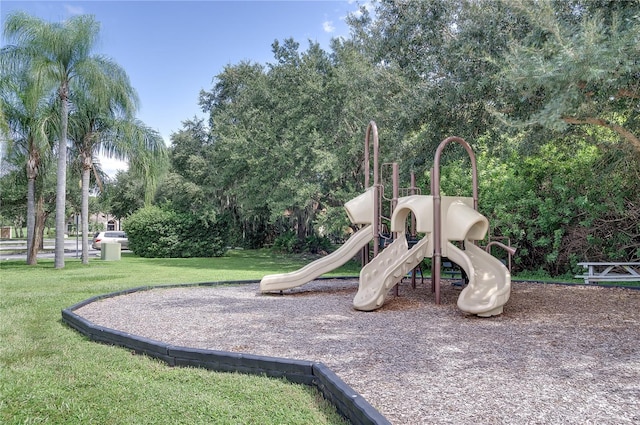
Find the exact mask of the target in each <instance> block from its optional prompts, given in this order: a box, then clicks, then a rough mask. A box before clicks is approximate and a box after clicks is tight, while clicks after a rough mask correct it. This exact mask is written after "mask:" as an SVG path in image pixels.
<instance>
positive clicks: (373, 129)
mask: <svg viewBox="0 0 640 425" xmlns="http://www.w3.org/2000/svg"><path fill="white" fill-rule="evenodd" d="M372 133H373V190H374V193H373V199H375V202H374V203H373V221H374V223H372V224H373V239H374V241H373V256H374V257H375V256H377V255H378V250H379V247H380V205H379V202H378V198H379V196H380V176H379V174H378V155H379V151H380V141H379V139H378V126H377V125H376V123H375V122H374V121H370V122H369V125H368V126H367V131H366V133H365V138H364V169H365V172H364V188H365V189H368V188H369V187H370V186H369V174H370V163H369V149H370V142H369V139H370V137H371V136H372ZM367 257H368V255H367Z"/></svg>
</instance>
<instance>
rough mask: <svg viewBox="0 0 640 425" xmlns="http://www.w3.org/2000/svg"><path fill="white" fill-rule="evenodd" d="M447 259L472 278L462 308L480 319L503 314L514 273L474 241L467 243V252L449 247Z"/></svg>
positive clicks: (461, 302) (464, 295)
mask: <svg viewBox="0 0 640 425" xmlns="http://www.w3.org/2000/svg"><path fill="white" fill-rule="evenodd" d="M447 257H448V258H449V259H450V260H451V261H453V262H454V263H456V264H458V265H459V266H460V267H462V268H463V269H464V271H465V272H466V273H467V276H468V278H469V284H468V285H467V286H466V288H464V289H463V290H462V292H461V293H460V296H459V297H458V308H459V309H460V310H462V311H464V312H467V313H471V314H476V315H478V316H480V317H489V316H496V315H498V314H501V313H502V310H503V306H504V305H505V304H506V303H507V301H509V296H510V295H511V273H509V270H508V269H507V268H506V267H505V265H504V264H502V263H501V262H500V260H498V259H497V258H495V257H494V256H492V255H491V254H489V253H488V252H486V251H484V250H483V249H482V248H480V247H478V246H476V245H474V244H473V242H471V241H466V243H465V249H464V250H462V249H460V248H458V247H456V246H455V245H453V244H452V243H448V245H447Z"/></svg>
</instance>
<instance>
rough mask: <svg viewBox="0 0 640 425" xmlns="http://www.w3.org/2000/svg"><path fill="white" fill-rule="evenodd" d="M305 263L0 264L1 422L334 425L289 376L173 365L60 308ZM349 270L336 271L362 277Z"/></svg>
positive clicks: (235, 257)
mask: <svg viewBox="0 0 640 425" xmlns="http://www.w3.org/2000/svg"><path fill="white" fill-rule="evenodd" d="M306 262H308V260H303V259H298V260H292V259H290V258H287V257H284V256H278V255H272V254H270V253H269V252H268V251H232V252H230V253H229V255H228V256H225V257H223V258H213V259H142V258H137V257H135V256H132V255H126V254H125V255H123V258H122V260H121V261H113V262H106V261H101V260H99V259H92V260H91V262H90V264H89V265H88V266H86V265H85V266H83V265H82V264H80V262H79V261H78V260H75V259H67V260H66V266H65V268H64V269H60V270H56V269H54V267H53V260H40V261H39V264H38V265H37V266H34V267H28V266H26V265H25V264H24V261H4V262H2V263H0V423H3V424H5V423H6V424H35V423H53V424H60V423H64V424H87V423H95V424H107V423H108V424H160V423H162V424H169V423H170V424H198V423H200V424H205V423H207V424H211V423H214V424H335V423H343V422H342V419H341V418H340V416H339V415H338V414H337V413H336V412H335V410H334V408H333V407H332V406H331V405H330V404H328V403H326V402H325V401H324V400H323V399H322V398H321V396H320V395H319V394H318V393H317V392H316V391H315V389H313V388H309V387H305V386H302V385H294V384H291V383H288V382H286V381H283V380H276V379H270V378H264V377H255V376H247V375H240V374H228V373H216V372H211V371H206V370H202V369H187V368H172V367H169V366H167V365H165V364H164V363H161V362H159V361H156V360H153V359H150V358H147V357H144V356H139V355H133V354H132V353H131V352H130V351H128V350H126V349H123V348H118V347H111V346H107V345H101V344H98V343H95V342H91V341H89V340H87V339H86V338H85V337H83V336H81V335H80V334H79V333H77V332H75V331H74V330H72V329H70V328H68V327H67V326H65V325H64V324H63V323H62V322H61V315H60V311H61V310H62V309H63V308H66V307H69V306H71V305H73V304H75V303H77V302H79V301H82V300H85V299H87V298H90V297H92V296H95V295H100V294H105V293H110V292H114V291H118V290H122V289H128V288H133V287H138V286H146V285H159V284H176V283H194V282H214V281H226V280H257V279H260V278H261V277H262V276H263V275H265V274H269V273H279V272H283V271H289V270H295V269H296V268H298V267H299V266H300V265H302V264H305V263H306ZM357 270H358V268H357V266H356V265H350V266H349V267H346V268H343V269H342V270H338V271H336V273H335V274H336V275H343V274H347V273H349V272H351V273H354V272H355V273H357Z"/></svg>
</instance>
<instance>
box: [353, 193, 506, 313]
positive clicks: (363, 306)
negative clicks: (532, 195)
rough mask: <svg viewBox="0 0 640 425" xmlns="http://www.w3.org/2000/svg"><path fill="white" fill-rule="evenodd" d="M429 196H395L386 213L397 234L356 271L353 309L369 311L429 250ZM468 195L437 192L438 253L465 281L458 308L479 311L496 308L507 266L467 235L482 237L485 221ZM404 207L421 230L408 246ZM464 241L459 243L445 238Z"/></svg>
mask: <svg viewBox="0 0 640 425" xmlns="http://www.w3.org/2000/svg"><path fill="white" fill-rule="evenodd" d="M432 202H433V199H432V197H431V196H423V195H413V196H410V197H406V198H401V199H400V200H399V201H398V206H397V208H396V210H395V211H394V213H393V216H392V218H391V230H392V231H394V232H398V234H399V235H401V236H399V237H398V239H396V240H395V241H394V242H393V243H392V244H391V245H390V246H388V247H387V248H386V249H385V250H384V251H382V252H381V253H380V254H379V255H378V256H377V257H376V258H374V259H373V260H372V261H371V262H370V263H369V264H367V265H366V266H365V267H364V268H363V269H362V271H361V272H360V285H359V287H358V293H357V294H356V296H355V298H354V300H353V306H354V308H356V309H357V310H363V311H371V310H375V309H377V308H379V307H381V306H382V304H384V301H385V298H386V296H387V294H388V293H389V291H390V289H391V288H393V287H394V286H395V285H396V284H397V283H398V282H399V281H400V280H401V279H402V278H403V277H404V276H405V275H406V274H407V273H408V272H409V270H412V269H413V268H414V267H416V266H417V265H418V264H419V263H420V262H421V261H422V259H423V258H425V257H431V256H432V255H433V252H432V251H431V249H432V244H431V243H430V242H432V241H431V240H430V239H431V237H432V230H433V217H432V216H433V209H432V205H433V203H432ZM470 202H471V200H470V199H469V198H458V197H443V198H442V205H443V206H442V208H443V216H444V220H443V228H442V238H443V250H442V254H443V255H444V256H446V257H447V258H449V260H451V261H453V262H454V263H456V264H458V265H459V266H460V267H462V268H463V269H464V270H465V272H466V274H467V276H468V278H469V284H468V285H467V287H466V288H465V289H464V290H463V291H462V292H461V293H460V296H459V298H458V308H460V310H462V311H464V312H467V313H471V314H476V315H478V316H481V317H489V316H494V315H497V314H501V313H502V310H503V306H504V304H505V303H506V302H507V301H508V300H509V295H510V293H511V274H510V273H509V270H507V268H506V267H505V266H504V265H503V264H502V263H501V262H500V261H499V260H498V259H496V258H495V257H493V256H492V255H491V254H489V253H487V252H485V251H483V250H482V249H481V248H479V247H477V246H476V245H474V243H473V240H482V239H484V237H485V235H486V232H487V229H488V227H489V223H488V221H487V219H486V217H484V216H483V215H482V214H480V213H478V212H477V211H476V210H475V209H473V208H472V207H471V206H470V205H468V204H470ZM409 212H411V213H413V214H414V216H415V218H416V222H417V223H418V229H417V231H418V232H422V233H424V234H425V236H424V237H423V238H422V239H421V240H420V241H419V242H418V243H417V244H416V245H415V246H414V247H413V248H412V249H409V248H408V244H407V241H406V238H405V237H404V233H405V232H404V231H403V230H404V225H405V222H406V219H407V216H408V214H409ZM451 240H454V241H466V242H465V249H464V250H463V249H460V248H458V247H456V246H455V245H454V244H452V243H451V242H450V241H451Z"/></svg>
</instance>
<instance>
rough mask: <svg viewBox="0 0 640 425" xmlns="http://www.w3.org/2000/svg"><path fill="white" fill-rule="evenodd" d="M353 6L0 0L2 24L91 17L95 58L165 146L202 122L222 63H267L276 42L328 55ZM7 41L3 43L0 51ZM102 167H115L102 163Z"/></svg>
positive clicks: (337, 1) (344, 2)
mask: <svg viewBox="0 0 640 425" xmlns="http://www.w3.org/2000/svg"><path fill="white" fill-rule="evenodd" d="M364 3H365V1H364V0H361V1H360V3H358V1H356V0H333V1H309V0H307V1H302V0H298V1H267V0H262V1H246V0H236V1H212V0H210V1H158V0H156V1H80V2H76V1H5V0H2V1H1V2H0V18H1V20H2V23H3V26H4V21H5V17H6V16H7V15H8V14H10V13H12V12H15V11H18V10H20V11H24V12H27V13H29V14H30V15H33V16H37V17H39V18H41V19H44V20H47V21H52V22H61V21H63V20H65V19H67V18H69V17H71V16H73V15H79V14H91V15H94V16H95V17H96V19H97V20H98V21H99V22H100V24H101V31H100V40H99V42H98V46H97V49H96V51H95V53H97V54H103V55H106V56H108V57H110V58H112V59H113V60H115V61H116V62H117V63H118V64H119V65H120V66H122V67H123V68H124V69H125V70H126V71H127V74H128V75H129V78H130V79H131V83H132V85H133V86H134V87H135V89H136V90H137V92H138V95H139V97H140V101H141V109H140V111H139V113H138V117H139V118H140V119H141V120H142V121H143V122H144V123H145V124H147V125H148V126H150V127H151V128H154V129H156V130H158V131H159V132H160V134H161V135H162V137H163V138H164V139H165V141H166V142H167V144H168V143H169V136H170V134H171V133H172V132H176V131H178V130H180V128H181V127H182V125H181V123H182V121H184V120H187V119H191V118H193V117H194V116H201V117H202V116H203V114H202V112H201V111H200V109H199V107H198V94H199V93H200V90H202V89H204V90H210V89H211V87H212V84H213V80H214V77H215V76H216V75H217V74H219V73H220V72H222V70H223V68H224V66H225V65H229V64H237V63H239V62H240V61H243V60H250V61H253V62H257V63H261V64H266V63H268V62H271V61H272V60H273V55H272V52H271V44H272V43H273V41H274V40H276V39H277V40H284V39H285V38H288V37H293V38H294V39H295V40H296V41H298V42H299V43H300V46H301V49H302V50H304V49H306V48H307V46H308V42H307V40H309V39H310V40H313V41H315V42H318V43H320V45H321V46H322V47H323V48H324V49H327V50H328V48H329V41H330V39H331V38H332V37H339V36H348V34H349V29H348V27H347V25H346V23H345V17H346V16H347V15H348V14H349V13H350V12H355V11H357V10H358V8H359V6H360V4H364ZM4 44H5V41H4V40H3V41H2V45H4ZM103 166H104V167H105V168H109V167H113V166H117V164H112V163H111V162H110V161H103Z"/></svg>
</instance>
